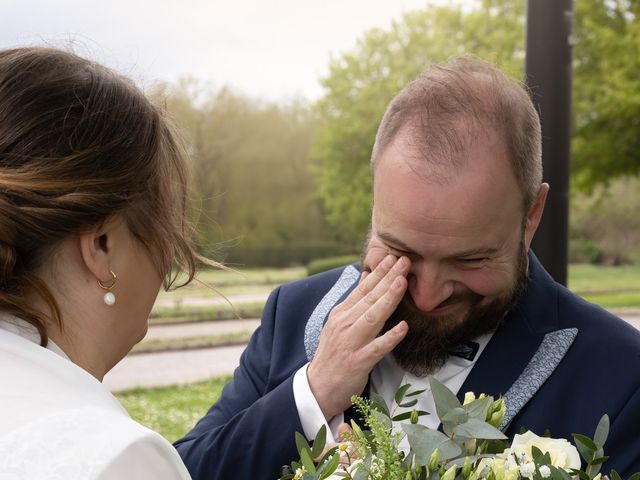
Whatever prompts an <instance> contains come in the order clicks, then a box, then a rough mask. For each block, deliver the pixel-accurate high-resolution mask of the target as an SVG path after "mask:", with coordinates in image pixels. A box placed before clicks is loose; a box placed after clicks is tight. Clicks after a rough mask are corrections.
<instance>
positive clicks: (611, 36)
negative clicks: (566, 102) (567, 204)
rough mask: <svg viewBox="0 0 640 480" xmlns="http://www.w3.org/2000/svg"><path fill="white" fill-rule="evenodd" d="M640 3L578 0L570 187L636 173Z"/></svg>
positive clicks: (634, 0)
mask: <svg viewBox="0 0 640 480" xmlns="http://www.w3.org/2000/svg"><path fill="white" fill-rule="evenodd" d="M639 79H640V2H638V1H637V0H577V1H576V26H575V48H574V82H573V88H574V95H573V104H574V134H573V139H572V162H573V165H572V172H573V173H574V174H575V179H576V181H575V185H576V186H578V187H579V188H581V189H583V190H591V189H592V188H593V187H595V186H596V185H598V184H608V183H609V181H610V180H612V179H614V178H617V177H621V176H625V175H638V174H639V173H640V89H639V88H638V80H639Z"/></svg>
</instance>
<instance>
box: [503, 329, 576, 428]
mask: <svg viewBox="0 0 640 480" xmlns="http://www.w3.org/2000/svg"><path fill="white" fill-rule="evenodd" d="M576 335H578V329H577V328H567V329H564V330H558V331H555V332H551V333H548V334H546V335H545V336H544V339H543V340H542V343H541V344H540V347H539V348H538V350H537V351H536V353H535V354H534V355H533V357H532V358H531V361H530V362H529V364H528V365H527V366H526V368H525V369H524V371H523V372H522V374H521V375H520V377H518V379H517V380H516V381H515V382H514V383H513V385H512V386H511V388H510V389H509V390H508V391H507V393H506V394H505V395H504V402H505V405H506V410H507V411H506V413H505V416H504V420H503V421H502V424H501V425H500V430H505V429H506V428H507V427H508V426H509V424H510V423H511V421H512V420H513V419H514V418H515V416H516V415H517V414H518V412H519V411H520V410H522V408H523V407H524V406H525V405H526V404H527V402H528V401H529V400H531V398H532V397H533V396H534V395H535V393H536V392H537V391H538V390H539V389H540V387H542V385H543V384H544V382H545V381H546V380H547V378H549V376H550V375H551V374H552V373H553V371H554V370H555V369H556V367H557V366H558V365H559V364H560V362H561V361H562V359H563V358H564V356H565V355H566V354H567V352H568V351H569V348H571V345H572V344H573V341H574V340H575V338H576Z"/></svg>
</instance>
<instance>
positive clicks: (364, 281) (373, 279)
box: [341, 255, 397, 310]
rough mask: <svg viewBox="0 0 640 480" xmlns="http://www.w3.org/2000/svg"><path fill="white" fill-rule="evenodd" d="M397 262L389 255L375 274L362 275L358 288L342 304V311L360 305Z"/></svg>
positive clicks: (374, 271)
mask: <svg viewBox="0 0 640 480" xmlns="http://www.w3.org/2000/svg"><path fill="white" fill-rule="evenodd" d="M396 261H397V258H396V257H395V256H393V255H387V256H386V257H385V258H384V259H383V260H382V261H381V262H380V263H379V264H378V266H377V267H376V268H375V269H374V270H373V272H370V273H366V274H364V273H363V275H362V277H361V279H360V282H359V283H358V286H357V287H356V288H355V289H354V290H353V292H351V293H350V294H349V296H347V298H346V299H345V300H344V302H342V304H341V307H342V308H341V309H342V310H345V309H349V308H351V307H353V306H354V305H355V304H356V303H358V302H359V301H360V300H362V298H363V297H364V296H366V295H367V294H368V293H369V292H370V291H371V290H373V288H374V287H375V286H376V285H377V284H378V283H380V281H381V280H382V279H383V278H384V277H385V276H386V275H387V273H388V272H389V271H390V270H391V269H392V268H393V266H394V265H395V263H396Z"/></svg>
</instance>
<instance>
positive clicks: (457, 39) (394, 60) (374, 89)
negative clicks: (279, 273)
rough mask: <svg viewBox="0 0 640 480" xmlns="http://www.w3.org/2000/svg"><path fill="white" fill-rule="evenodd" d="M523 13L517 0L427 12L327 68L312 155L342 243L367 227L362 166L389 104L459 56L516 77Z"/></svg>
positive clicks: (375, 34)
mask: <svg viewBox="0 0 640 480" xmlns="http://www.w3.org/2000/svg"><path fill="white" fill-rule="evenodd" d="M523 9H524V2H523V0H486V1H483V2H481V3H478V2H476V3H475V8H473V9H468V8H465V9H463V8H462V7H460V6H446V7H441V6H434V5H428V6H427V7H426V8H425V9H424V10H422V11H416V12H411V13H408V14H406V15H405V17H404V18H403V19H402V20H401V21H400V22H396V23H394V24H393V25H392V26H391V28H390V29H389V30H386V31H385V30H381V29H373V30H371V31H369V32H368V33H366V34H365V35H364V36H363V37H362V38H361V39H360V40H359V41H358V43H357V45H356V47H355V48H354V49H353V51H351V52H347V53H344V54H343V55H341V56H339V57H337V58H334V59H333V60H332V62H331V64H330V66H329V74H328V76H327V77H326V78H325V79H324V80H323V86H324V87H325V89H326V94H325V96H324V97H323V98H322V99H321V100H320V101H319V103H318V110H319V112H320V115H321V117H322V123H321V125H320V128H319V130H318V133H317V135H316V137H315V139H314V143H313V148H312V153H311V155H312V159H313V161H314V164H315V168H314V173H315V174H316V177H317V180H318V188H319V195H320V197H321V198H322V200H323V202H324V206H325V209H326V211H327V218H328V220H329V222H330V223H331V224H332V225H334V226H336V227H337V228H338V229H339V230H340V231H341V232H343V234H344V235H345V236H346V237H347V238H351V239H361V238H362V237H363V236H364V234H365V233H366V231H367V227H368V225H369V220H370V206H371V194H370V192H371V176H370V171H369V159H370V155H371V148H372V146H373V142H374V139H375V134H376V129H377V127H378V123H379V122H380V119H381V118H382V114H383V113H384V110H385V108H386V106H387V104H388V103H389V101H390V100H391V98H392V97H393V96H394V95H395V94H396V93H397V92H398V91H399V90H400V89H401V88H402V87H403V86H404V85H406V84H407V83H408V82H409V81H411V80H413V79H414V78H415V77H416V76H417V75H418V74H419V73H420V72H421V71H422V70H424V69H425V68H426V67H427V66H428V65H430V64H431V63H434V62H442V61H444V60H446V59H447V58H449V57H451V56H454V55H458V54H460V53H465V52H466V53H474V54H476V55H478V56H481V57H482V58H484V59H486V60H489V61H493V62H496V63H497V64H499V65H500V66H501V67H502V68H504V69H505V70H506V71H507V72H509V73H511V74H514V75H516V76H517V77H521V72H522V59H523V38H524V30H523V18H522V12H523Z"/></svg>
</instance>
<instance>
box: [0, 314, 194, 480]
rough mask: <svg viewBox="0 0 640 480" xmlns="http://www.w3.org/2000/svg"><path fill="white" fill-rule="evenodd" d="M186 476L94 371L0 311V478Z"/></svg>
mask: <svg viewBox="0 0 640 480" xmlns="http://www.w3.org/2000/svg"><path fill="white" fill-rule="evenodd" d="M190 478H191V477H190V476H189V473H188V472H187V469H186V468H185V466H184V464H183V463H182V460H181V459H180V456H179V455H178V453H177V452H176V451H175V449H174V448H173V446H172V445H171V444H170V443H169V442H168V441H167V440H165V439H164V438H163V437H162V436H160V435H159V434H158V433H156V432H153V431H152V430H149V429H148V428H146V427H144V426H142V425H140V424H139V423H137V422H135V421H134V420H132V419H131V417H129V415H128V413H127V412H126V411H125V410H124V408H123V407H122V406H121V405H120V404H119V403H118V401H117V400H116V399H115V397H114V396H113V395H112V394H111V393H110V392H109V391H108V390H107V389H106V388H105V387H104V386H103V385H102V383H100V382H99V381H98V380H97V379H96V378H95V377H93V376H92V375H91V374H89V373H88V372H86V371H85V370H83V369H82V368H80V367H78V366H77V365H75V364H74V363H72V362H71V361H70V360H69V359H68V357H67V356H66V355H65V354H64V352H63V351H62V350H61V349H60V348H59V347H57V346H56V345H55V344H53V342H50V344H49V347H48V348H42V347H41V346H40V345H39V336H38V334H37V332H36V330H35V328H34V327H33V326H31V325H29V324H27V323H26V322H24V321H22V320H19V319H17V318H15V317H11V316H8V315H1V316H0V480H18V479H20V480H27V479H28V480H32V479H33V480H54V479H55V480H81V479H82V480H94V479H95V480H107V479H108V480H112V479H113V480H115V479H118V480H128V479H132V480H136V479H141V480H142V479H145V480H146V479H149V480H151V479H153V480H169V479H171V480H174V479H190Z"/></svg>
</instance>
